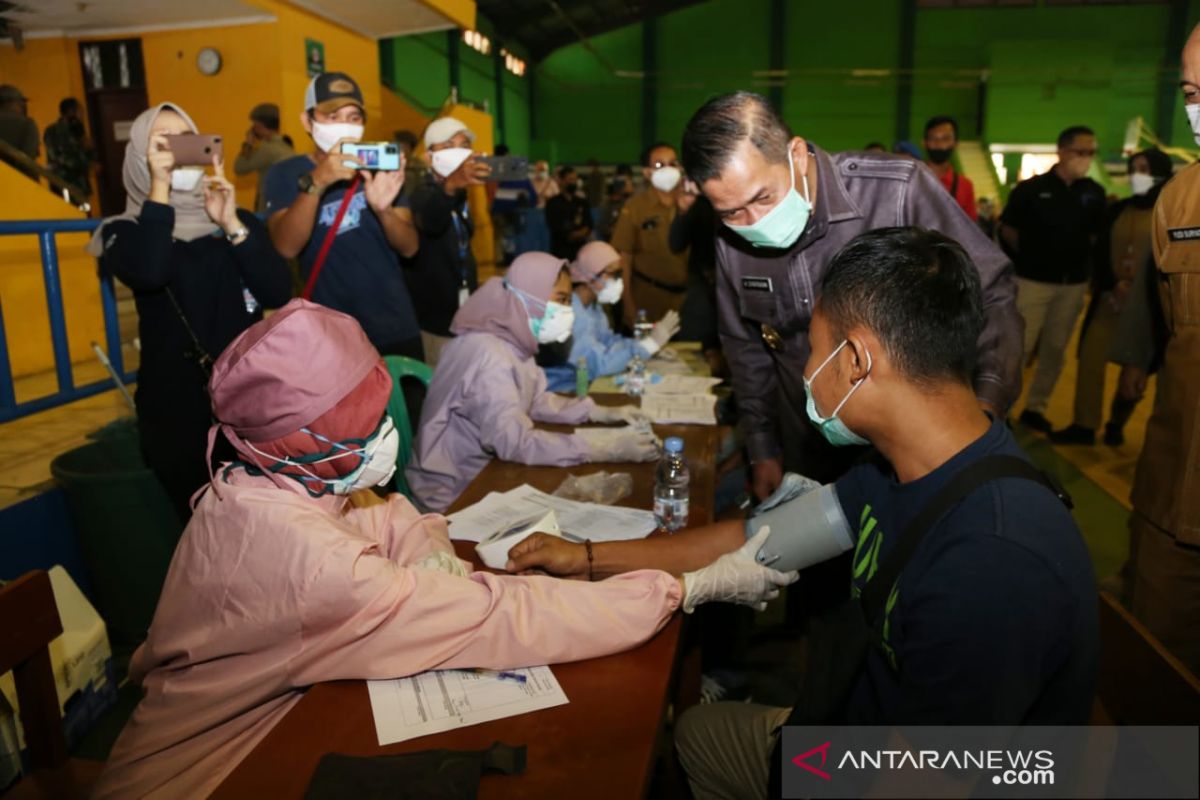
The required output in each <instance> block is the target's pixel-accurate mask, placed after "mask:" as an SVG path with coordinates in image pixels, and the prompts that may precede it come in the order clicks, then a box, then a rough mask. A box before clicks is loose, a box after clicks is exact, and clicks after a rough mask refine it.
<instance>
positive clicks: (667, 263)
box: [611, 189, 688, 320]
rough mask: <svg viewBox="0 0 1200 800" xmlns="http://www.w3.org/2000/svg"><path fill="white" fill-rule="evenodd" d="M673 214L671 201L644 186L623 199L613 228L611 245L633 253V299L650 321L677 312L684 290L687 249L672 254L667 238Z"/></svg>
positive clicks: (673, 205)
mask: <svg viewBox="0 0 1200 800" xmlns="http://www.w3.org/2000/svg"><path fill="white" fill-rule="evenodd" d="M675 213H676V208H675V203H674V201H671V202H668V203H663V202H662V201H661V200H659V197H658V193H657V192H656V191H655V190H654V189H643V190H642V191H640V192H638V193H637V194H635V195H634V196H633V197H631V198H629V200H627V201H626V202H625V205H624V206H623V207H622V208H621V214H620V216H618V217H617V224H616V226H615V227H614V228H613V235H612V242H611V244H612V246H613V247H615V248H616V249H617V251H618V252H621V253H630V254H631V255H632V256H633V280H632V285H631V286H630V291H631V292H632V293H633V300H634V302H635V303H637V306H638V308H644V309H646V313H647V315H648V316H649V318H650V319H651V320H657V319H659V318H661V317H662V315H663V314H665V313H667V312H668V311H672V310H674V311H678V310H679V308H680V306H682V305H683V296H684V293H685V292H686V291H687V272H688V270H687V263H688V254H687V251H686V250H685V251H683V252H682V253H672V252H671V245H670V243H669V241H668V239H669V238H670V232H671V222H672V221H674V219H675Z"/></svg>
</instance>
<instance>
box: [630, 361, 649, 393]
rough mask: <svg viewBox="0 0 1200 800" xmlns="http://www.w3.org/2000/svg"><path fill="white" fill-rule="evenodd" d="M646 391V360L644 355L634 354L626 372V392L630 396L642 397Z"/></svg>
mask: <svg viewBox="0 0 1200 800" xmlns="http://www.w3.org/2000/svg"><path fill="white" fill-rule="evenodd" d="M645 393H646V362H645V361H642V357H641V356H639V355H634V357H633V358H632V359H630V361H629V369H628V371H626V373H625V394H627V395H629V396H630V397H641V396H642V395H643V394H645Z"/></svg>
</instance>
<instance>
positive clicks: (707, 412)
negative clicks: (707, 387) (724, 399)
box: [642, 394, 717, 425]
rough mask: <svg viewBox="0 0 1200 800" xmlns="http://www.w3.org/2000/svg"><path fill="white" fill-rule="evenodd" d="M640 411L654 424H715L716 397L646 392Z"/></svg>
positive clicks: (710, 395)
mask: <svg viewBox="0 0 1200 800" xmlns="http://www.w3.org/2000/svg"><path fill="white" fill-rule="evenodd" d="M642 411H643V412H645V414H646V415H647V416H648V417H650V419H651V420H652V421H653V422H655V423H656V424H659V425H663V424H667V423H674V424H676V425H716V424H717V397H716V395H712V394H647V395H644V396H643V397H642Z"/></svg>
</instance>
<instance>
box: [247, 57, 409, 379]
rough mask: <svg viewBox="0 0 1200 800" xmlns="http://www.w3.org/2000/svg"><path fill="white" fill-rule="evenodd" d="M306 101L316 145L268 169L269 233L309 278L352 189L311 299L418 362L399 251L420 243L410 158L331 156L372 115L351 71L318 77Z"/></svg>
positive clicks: (355, 137)
mask: <svg viewBox="0 0 1200 800" xmlns="http://www.w3.org/2000/svg"><path fill="white" fill-rule="evenodd" d="M304 107H305V111H304V112H303V114H302V116H301V122H302V123H303V124H304V129H305V130H306V131H308V132H309V135H310V136H312V138H313V144H314V146H315V149H314V150H313V152H312V153H310V154H306V155H300V156H295V157H294V158H289V159H286V160H284V161H280V162H278V163H277V164H275V165H274V166H273V167H271V169H270V171H269V172H268V173H267V178H266V183H265V185H264V189H263V190H264V192H265V193H266V197H267V202H266V212H267V227H268V229H269V230H270V232H271V241H272V242H273V243H274V244H275V249H276V250H277V251H279V253H280V255H282V256H283V257H284V258H298V259H299V260H300V269H301V272H302V273H303V276H304V278H305V279H306V280H307V279H309V278H310V275H311V273H312V270H313V266H314V264H315V263H316V260H317V256H318V254H319V253H320V252H321V249H322V247H323V246H324V243H325V240H326V239H327V238H328V237H329V236H330V233H329V231H330V229H331V228H333V227H334V223H335V222H337V221H338V219H337V218H338V212H339V211H340V210H342V207H343V201H344V200H345V199H346V192H347V191H349V190H350V189H351V187H354V194H353V195H351V197H350V199H349V201H348V202H346V203H345V204H344V205H345V210H344V213H343V214H342V219H341V222H340V223H339V224H338V225H337V226H336V232H335V233H334V234H333V237H332V241H331V244H330V247H329V250H328V252H327V253H326V258H325V262H324V263H323V264H322V268H321V273H320V275H319V276H318V278H317V281H316V283H315V284H314V286H313V293H312V300H313V302H316V303H320V304H321V305H324V306H329V307H330V308H332V309H335V310H337V311H341V312H343V313H346V314H349V315H350V316H352V317H354V318H355V319H356V320H358V323H359V324H360V325H362V328H363V331H365V332H366V334H367V338H369V339H370V340H371V344H373V345H375V348H376V349H377V350H379V352H380V353H381V354H383V355H400V356H408V357H410V358H416V359H418V360H420V359H421V358H423V356H424V351H423V350H422V349H421V336H420V330H419V329H418V327H417V314H416V311H415V310H414V308H413V301H412V299H411V298H410V297H409V293H408V287H407V285H406V284H405V282H404V276H403V275H402V274H401V271H402V267H401V265H400V259H399V256H405V257H411V256H412V255H414V254H415V253H416V252H417V248H418V246H419V245H420V240H419V238H418V236H417V230H416V228H415V227H414V226H413V217H412V213H411V212H410V211H409V210H408V204H407V202H406V201H405V200H404V196H403V195H402V194H401V193H400V190H401V188H402V187H403V186H404V164H403V163H401V164H400V169H398V170H387V171H385V170H367V169H356V168H355V167H356V164H355V162H356V161H357V160H358V159H356V158H355V157H353V156H346V155H343V156H337V155H333V154H335V153H341V149H342V145H343V144H345V143H348V142H357V141H360V140H361V139H362V136H363V126H364V124H365V123H366V120H367V117H366V111H365V110H364V109H363V96H362V91H361V90H360V89H359V87H358V84H357V83H355V82H354V80H353V79H352V78H351V77H350V76H349V75H345V74H343V73H341V72H326V73H322V74H320V75H317V76H316V77H314V78H313V79H312V80H311V81H310V82H309V85H308V90H307V91H306V92H305V97H304ZM347 164H349V165H350V166H347ZM356 173H357V178H356ZM355 180H357V184H355V183H354V181H355Z"/></svg>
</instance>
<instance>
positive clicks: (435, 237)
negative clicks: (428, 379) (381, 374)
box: [404, 117, 491, 366]
mask: <svg viewBox="0 0 1200 800" xmlns="http://www.w3.org/2000/svg"><path fill="white" fill-rule="evenodd" d="M474 142H475V134H474V133H473V132H472V131H471V129H470V128H468V127H467V126H466V125H465V124H464V123H463V122H462V121H460V120H457V119H455V118H454V117H441V118H439V119H435V120H434V121H433V122H431V123H429V127H428V128H426V129H425V159H426V161H427V162H428V163H429V172H428V173H427V175H426V177H425V180H424V182H423V183H421V184H419V185H417V186H414V187H412V188H411V191H412V199H411V203H410V204H411V206H412V213H413V222H414V223H415V224H416V226H417V230H418V232H419V233H420V235H421V249H420V250H418V251H417V254H416V255H415V256H414V257H413V258H412V259H411V260H410V262H409V264H408V269H406V270H405V273H404V277H405V279H406V280H407V281H408V290H409V291H410V292H412V296H413V301H414V302H415V303H416V306H417V320H418V321H419V322H420V325H421V342H422V344H423V345H424V348H425V361H426V363H428V364H429V365H430V366H437V362H438V357H439V356H440V355H441V352H442V348H443V347H445V345H446V344H447V343H448V342H449V341H450V320H452V319H454V315H455V314H456V313H458V308H459V306H461V305H462V304H463V303H464V302H465V301H466V299H467V297H468V296H469V295H470V294H471V292H473V291H475V288H476V286H478V285H479V274H478V268H477V267H476V264H475V256H474V255H472V253H471V237H472V236H473V235H474V233H475V223H474V222H473V221H472V220H471V215H470V212H469V209H468V206H467V187H468V186H476V185H479V184H481V183H483V181H484V179H485V178H486V177H487V176H488V175H490V174H491V168H490V167H488V165H487V164H485V163H483V162H482V161H479V160H478V159H476V158H475V153H474V151H472V149H471V145H472V144H474Z"/></svg>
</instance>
